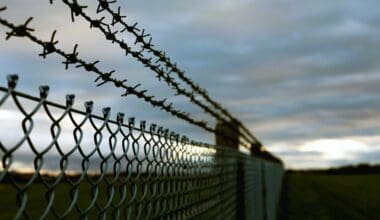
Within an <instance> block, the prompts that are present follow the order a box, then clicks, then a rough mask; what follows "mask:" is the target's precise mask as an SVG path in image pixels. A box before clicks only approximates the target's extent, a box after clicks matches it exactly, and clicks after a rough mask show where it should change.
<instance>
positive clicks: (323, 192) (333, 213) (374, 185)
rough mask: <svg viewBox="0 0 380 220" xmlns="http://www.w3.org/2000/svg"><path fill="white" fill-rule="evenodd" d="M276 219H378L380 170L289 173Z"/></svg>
mask: <svg viewBox="0 0 380 220" xmlns="http://www.w3.org/2000/svg"><path fill="white" fill-rule="evenodd" d="M279 219H289V220H290V219H291V220H297V219H302V220H307V219H318V220H323V219H334V220H335V219H344V220H349V219H358V220H359V219H360V220H362V219H380V174H370V175H327V174H307V173H290V174H289V173H288V174H287V175H286V177H285V181H284V187H283V194H282V198H281V202H280V208H279Z"/></svg>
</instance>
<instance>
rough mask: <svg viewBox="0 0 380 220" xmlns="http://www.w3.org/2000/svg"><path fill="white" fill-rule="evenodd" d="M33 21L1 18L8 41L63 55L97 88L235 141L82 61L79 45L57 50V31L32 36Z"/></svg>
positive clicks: (66, 64)
mask: <svg viewBox="0 0 380 220" xmlns="http://www.w3.org/2000/svg"><path fill="white" fill-rule="evenodd" d="M32 19H33V18H32V17H30V18H29V19H27V20H26V22H25V23H24V24H21V25H14V24H12V23H10V22H8V21H7V20H5V19H3V18H1V17H0V24H2V25H4V26H6V27H8V28H10V29H11V32H7V33H6V35H7V36H6V39H9V38H11V37H27V38H28V39H30V40H31V41H33V42H34V43H37V44H39V45H40V46H42V47H43V51H42V53H41V54H39V55H40V56H41V57H43V58H46V56H47V55H49V54H52V53H56V54H58V55H61V56H62V57H64V58H65V61H63V62H62V63H63V64H65V69H68V67H69V65H74V64H77V65H76V66H75V67H76V68H80V67H82V68H83V69H84V70H86V71H88V72H93V73H95V74H96V75H97V76H98V77H97V78H96V79H95V82H98V81H99V82H98V84H97V86H102V85H104V84H106V83H108V82H112V83H113V84H114V85H115V86H116V87H117V88H122V89H124V90H125V92H124V93H123V94H122V96H124V97H126V96H128V95H134V96H136V97H137V98H138V99H142V100H144V101H145V102H148V103H149V104H151V105H152V106H153V107H158V108H160V109H162V110H164V111H166V112H168V113H170V114H172V115H173V116H176V117H178V118H180V119H182V120H185V121H187V122H188V123H190V124H192V125H195V126H198V127H200V128H202V129H204V130H206V131H208V132H212V133H214V134H218V135H223V136H224V137H226V138H228V139H231V140H233V139H235V138H234V137H232V136H231V135H229V134H227V133H225V132H221V131H217V130H215V129H214V128H213V127H210V126H208V124H207V122H206V121H203V120H197V119H194V118H192V117H191V116H190V114H189V113H187V112H184V111H180V110H177V109H175V108H174V107H173V104H172V103H166V100H167V99H166V98H165V99H162V100H156V99H154V96H150V95H147V94H146V92H147V90H137V88H138V87H140V85H141V84H137V85H134V86H129V85H127V84H126V81H127V80H126V79H124V80H118V79H116V78H113V77H112V74H113V73H114V72H115V71H114V70H112V71H110V72H104V71H101V70H100V69H98V68H97V67H96V64H97V63H99V62H100V61H95V62H93V63H88V62H86V61H84V60H82V59H80V58H79V57H78V55H79V52H77V48H78V45H77V44H76V45H75V46H74V49H73V52H72V53H66V52H64V51H62V50H60V49H58V48H56V46H55V45H56V44H57V43H58V41H57V40H55V35H56V32H57V31H53V33H52V35H51V38H50V40H49V41H43V40H40V39H38V38H37V37H35V36H34V35H32V34H31V33H30V32H32V31H34V29H32V28H29V27H28V25H29V23H30V22H31V21H32ZM242 145H243V146H245V147H247V148H249V147H250V146H249V145H244V144H242Z"/></svg>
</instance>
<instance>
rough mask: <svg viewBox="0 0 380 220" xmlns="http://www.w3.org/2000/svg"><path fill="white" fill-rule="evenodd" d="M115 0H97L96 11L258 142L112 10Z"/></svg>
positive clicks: (134, 27) (204, 91)
mask: <svg viewBox="0 0 380 220" xmlns="http://www.w3.org/2000/svg"><path fill="white" fill-rule="evenodd" d="M116 2H117V0H114V1H107V0H98V9H97V13H100V12H102V11H106V12H108V13H109V14H110V15H111V16H112V18H113V19H112V25H115V24H117V23H119V24H121V25H122V26H124V29H123V30H121V31H120V32H121V33H122V32H124V31H127V32H129V33H131V34H133V35H134V36H135V37H136V41H135V44H137V43H140V44H142V46H141V47H142V49H146V50H147V51H148V52H150V53H151V54H153V55H154V56H156V57H157V60H156V63H158V62H161V63H163V64H164V65H165V67H166V68H168V69H170V71H171V72H173V73H175V74H177V76H178V77H179V78H180V79H181V80H183V81H184V82H185V83H186V84H187V85H189V86H190V87H191V88H192V90H193V91H195V92H196V93H198V94H199V95H201V96H202V97H203V98H204V99H205V100H206V101H208V102H209V103H211V105H212V106H213V107H214V108H216V109H217V110H219V111H221V112H222V113H223V114H224V115H225V116H227V118H228V119H229V120H231V121H233V122H237V123H238V124H239V125H240V126H241V127H242V129H243V131H244V132H246V135H248V136H249V137H250V138H251V140H253V141H254V142H259V141H258V140H257V139H256V138H255V137H254V136H253V135H252V134H251V132H250V131H249V130H248V128H247V127H246V126H244V124H243V123H241V121H239V120H238V119H237V118H235V117H233V116H232V115H231V113H230V112H229V111H228V110H227V109H225V108H223V106H222V105H221V104H220V103H218V102H216V101H214V100H213V99H212V98H211V97H210V96H209V94H208V92H207V90H206V89H204V88H201V87H200V86H199V84H197V83H195V82H194V81H193V80H191V79H190V78H188V77H187V76H186V75H185V71H183V70H181V69H180V68H179V67H178V66H177V64H176V63H173V62H171V59H170V58H169V57H167V56H166V53H165V52H163V51H160V50H158V49H155V48H154V45H153V44H152V37H150V34H144V32H145V30H144V29H142V32H141V33H140V29H139V28H137V27H136V26H137V23H134V24H133V25H129V24H128V23H127V22H126V21H125V19H123V18H125V17H126V16H122V15H120V7H118V11H117V13H116V12H115V11H113V10H112V9H111V8H110V7H109V4H112V3H116ZM146 37H149V40H148V41H147V40H146V39H145V38H146Z"/></svg>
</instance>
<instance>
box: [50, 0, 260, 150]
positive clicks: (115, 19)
mask: <svg viewBox="0 0 380 220" xmlns="http://www.w3.org/2000/svg"><path fill="white" fill-rule="evenodd" d="M62 2H63V3H64V4H66V5H67V6H68V7H69V8H70V10H71V18H72V21H74V20H75V19H74V18H75V16H82V17H83V18H84V19H85V20H86V21H88V22H89V23H90V27H94V28H97V29H99V30H100V31H101V32H102V33H103V34H104V35H105V38H106V39H107V40H109V41H111V42H112V43H117V44H118V45H119V46H120V48H121V49H123V50H125V52H126V55H128V54H131V56H132V57H134V58H135V59H137V60H138V61H139V62H141V63H142V64H143V65H145V66H146V67H148V68H150V69H151V70H152V71H153V72H155V73H156V77H157V78H158V79H159V80H161V79H163V80H164V81H165V82H166V83H167V84H168V86H169V87H170V88H172V89H173V90H175V91H176V95H184V96H186V97H188V98H189V101H190V102H192V103H194V104H195V105H197V106H199V107H200V108H202V109H203V110H204V111H205V113H207V114H210V115H211V116H213V117H214V118H215V119H217V120H218V121H223V122H224V123H225V124H226V125H227V126H229V127H230V128H231V129H235V127H233V125H232V124H231V122H235V123H238V125H239V126H240V127H241V128H242V129H243V130H242V131H240V130H239V131H238V133H239V134H240V135H241V137H243V138H244V139H245V140H246V141H248V142H250V143H254V144H255V146H261V143H260V142H259V141H258V140H257V138H256V137H254V136H253V135H252V134H251V132H250V131H249V130H248V129H247V127H246V126H245V125H244V124H243V123H241V121H239V120H238V119H236V118H235V117H233V116H232V115H231V114H230V113H229V112H228V111H227V110H226V109H225V108H223V107H222V106H221V105H220V104H219V103H217V102H216V101H214V100H213V99H211V98H210V97H209V95H208V93H207V91H206V90H205V89H203V88H200V86H199V85H197V84H196V83H194V82H193V81H192V80H191V79H189V78H188V77H186V76H185V74H184V71H182V70H180V69H179V68H178V67H177V65H176V64H175V63H171V61H170V58H168V57H166V55H165V53H164V52H162V51H159V50H157V49H155V48H154V45H153V44H152V37H150V34H145V30H144V29H142V31H141V32H140V29H139V28H137V27H136V26H137V23H135V24H133V25H129V24H128V23H127V22H125V19H124V18H125V17H126V16H123V15H121V14H120V7H119V8H118V12H115V11H113V10H112V9H111V8H110V6H109V4H111V3H115V2H116V1H107V0H98V8H97V13H100V12H102V11H106V12H108V13H109V14H110V15H111V16H112V22H111V24H110V25H112V26H113V25H115V24H118V23H119V24H121V25H122V26H124V28H123V30H121V31H120V33H122V32H124V31H127V32H130V33H132V34H133V35H134V36H135V38H136V40H135V44H138V43H140V44H142V45H141V50H140V51H135V50H133V49H132V48H131V47H129V46H128V45H127V44H126V43H125V42H124V41H123V40H120V39H118V38H117V36H116V34H117V33H118V31H115V32H112V31H111V29H110V27H109V26H110V25H109V24H106V23H104V22H103V20H104V17H102V18H101V19H93V18H91V17H90V16H88V15H87V14H86V13H85V12H84V11H83V10H82V9H84V8H87V6H85V5H83V6H82V5H79V4H78V2H77V1H76V0H73V1H72V3H70V1H68V0H62ZM50 3H53V1H50ZM147 37H149V40H148V41H147V40H146V38H147ZM145 50H147V51H148V52H149V53H151V54H153V55H154V56H155V57H156V60H155V62H153V61H152V58H146V57H144V55H143V52H144V51H145ZM157 63H163V64H164V66H165V68H166V71H165V69H164V68H163V67H161V65H160V64H157ZM172 72H174V73H176V74H177V75H178V76H179V78H180V79H181V80H183V81H184V82H186V84H188V85H189V86H190V87H191V89H192V91H187V90H186V89H183V88H181V87H180V83H178V82H176V81H175V79H174V78H173V77H171V76H170V74H171V73H172ZM195 93H197V94H200V95H201V96H202V97H203V98H204V99H205V100H206V101H207V102H208V103H210V104H211V105H212V107H213V108H214V109H217V110H219V111H220V112H222V113H223V114H224V115H221V114H219V113H218V112H217V111H215V110H214V109H212V108H210V106H208V105H206V104H204V103H203V102H201V101H200V100H198V99H196V98H195V97H196V95H195ZM250 147H251V146H250V145H249V147H248V148H250Z"/></svg>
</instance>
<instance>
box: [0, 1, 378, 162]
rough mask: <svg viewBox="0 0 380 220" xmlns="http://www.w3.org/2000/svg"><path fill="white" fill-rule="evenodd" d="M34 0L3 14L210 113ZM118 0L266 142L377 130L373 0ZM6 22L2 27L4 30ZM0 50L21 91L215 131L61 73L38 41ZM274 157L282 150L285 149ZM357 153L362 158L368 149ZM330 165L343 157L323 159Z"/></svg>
mask: <svg viewBox="0 0 380 220" xmlns="http://www.w3.org/2000/svg"><path fill="white" fill-rule="evenodd" d="M31 2H32V1H27V0H23V1H21V0H20V1H10V0H7V1H4V3H3V4H5V5H8V6H9V10H8V11H6V12H3V13H2V14H4V16H6V17H8V16H9V17H10V18H12V19H15V20H16V21H18V22H21V21H23V20H24V19H23V18H26V17H28V16H29V15H35V17H36V18H35V22H33V25H32V26H33V27H35V28H36V30H37V33H38V34H40V35H41V36H43V37H45V38H48V37H49V34H50V33H51V32H52V30H54V29H55V28H59V32H58V37H59V39H60V40H61V41H60V44H59V45H60V46H62V47H63V48H64V49H65V50H68V51H69V50H71V48H72V46H73V45H74V44H75V43H79V44H80V47H79V51H80V55H81V56H83V57H85V58H86V59H88V60H96V59H101V60H103V61H104V62H102V64H101V67H102V68H104V69H105V70H112V69H116V70H117V72H119V74H120V76H125V77H128V79H129V80H130V82H131V83H138V82H142V83H143V86H144V87H145V88H148V89H149V90H150V91H152V93H153V94H155V95H157V96H158V97H166V96H169V97H170V98H171V100H172V101H173V102H174V105H175V106H177V107H178V108H182V109H186V111H189V112H191V113H193V114H194V115H197V116H200V117H201V118H206V117H205V115H204V114H202V111H201V110H200V109H199V108H195V107H192V106H190V105H189V104H187V102H186V99H184V98H180V97H174V96H173V95H172V92H171V91H170V90H169V89H166V88H164V86H163V84H162V83H160V82H156V81H155V80H152V76H153V75H152V74H151V73H150V72H149V71H148V70H146V69H144V68H143V67H142V65H140V64H138V63H137V62H135V61H134V60H132V59H131V58H130V57H129V58H124V57H120V54H122V53H121V52H120V50H118V48H117V47H115V46H114V45H113V46H111V45H110V44H108V42H105V41H104V40H103V37H102V35H100V34H98V33H97V32H96V31H95V30H90V29H89V28H88V24H87V23H85V22H83V21H81V19H79V18H78V19H77V20H78V21H77V22H76V23H75V24H71V23H68V19H69V12H68V9H67V8H65V7H63V5H62V4H61V3H60V2H59V1H56V3H55V4H54V5H53V6H50V5H49V4H47V3H46V2H44V3H41V4H36V3H33V4H32V3H31ZM82 2H83V3H91V4H93V2H92V1H82ZM120 2H121V1H120ZM29 3H30V4H29ZM120 4H121V6H122V8H123V9H124V10H122V11H123V13H125V14H126V15H127V16H128V19H130V21H139V22H140V25H141V27H144V28H146V29H147V30H148V32H151V33H152V34H153V39H154V41H153V43H154V44H155V45H156V46H157V48H161V49H164V50H165V51H167V53H168V55H169V56H170V57H171V58H172V60H174V61H176V62H177V63H178V64H179V66H180V67H182V68H183V69H184V70H186V73H187V74H188V76H189V77H190V78H192V79H194V80H195V81H197V82H199V83H200V84H201V86H202V87H206V88H207V89H208V90H209V92H210V94H211V96H212V97H215V99H217V100H219V101H220V102H221V103H223V104H224V105H225V106H226V107H227V108H228V109H230V110H231V111H232V112H233V113H234V114H235V115H238V116H239V118H241V119H242V121H243V122H245V123H246V124H247V125H248V126H249V128H250V129H251V130H252V131H253V132H254V133H255V134H256V135H257V136H258V137H259V139H260V140H262V142H263V143H266V144H267V145H268V148H271V146H274V145H276V146H277V145H278V143H286V142H288V143H289V144H290V145H293V146H292V148H291V149H294V150H297V149H298V148H299V147H300V145H301V144H302V143H304V142H307V141H311V140H314V139H321V138H344V137H350V136H355V135H361V136H376V135H378V134H379V133H380V126H379V121H380V117H379V109H380V96H379V94H380V87H379V86H378V85H379V83H380V73H379V71H380V62H378V59H379V57H380V50H378V49H377V48H378V45H379V44H380V38H379V37H378V36H379V34H380V29H379V28H380V22H379V20H380V15H379V13H378V11H379V9H380V3H379V2H378V1H375V0H373V1H365V2H363V1H353V0H351V1H342V0H341V1H332V2H331V1H330V2H326V1H311V0H310V1H309V0H307V1H302V2H301V1H264V0H258V1H248V0H238V1H227V0H225V1H216V0H208V1H200V0H197V1H191V2H190V1H169V0H163V1H149V3H148V2H147V1H134V2H130V1H128V2H122V3H120ZM25 5H30V7H29V6H28V7H25ZM92 9H93V8H92ZM92 9H90V10H88V11H93V10H92ZM37 15H38V16H37ZM4 31H5V30H4V29H3V28H1V29H0V34H2V35H3V34H4ZM122 36H123V37H127V36H126V35H122ZM1 38H2V39H3V37H1ZM88 48H91V49H88ZM0 49H1V51H3V52H2V53H1V54H0V67H1V73H0V74H1V79H0V80H2V81H1V82H4V76H5V74H6V73H13V72H17V73H20V75H22V78H21V82H22V81H24V82H28V83H24V84H22V83H21V82H20V89H23V90H26V91H35V89H36V88H37V86H38V85H39V84H41V83H43V84H49V85H52V89H53V90H52V95H51V96H52V98H53V99H54V98H55V99H57V100H58V98H56V96H59V97H61V98H62V97H63V95H64V94H66V93H76V94H78V96H77V99H78V102H79V103H81V102H82V101H85V100H88V99H91V100H94V101H95V103H97V106H99V108H100V106H112V107H113V109H114V111H123V112H126V113H127V114H128V115H130V116H133V115H135V116H136V117H137V118H138V120H139V119H147V120H148V121H153V122H156V123H159V124H163V125H165V126H167V127H170V128H172V129H173V130H176V131H181V132H183V133H185V134H188V135H189V136H191V137H194V138H200V139H203V140H206V141H210V140H212V137H211V136H209V135H205V134H204V132H202V131H201V130H199V129H194V128H193V127H192V126H188V125H186V123H183V122H181V121H179V120H177V119H174V118H172V117H171V116H170V115H168V114H166V113H163V112H160V111H158V110H151V109H150V108H149V107H148V105H147V104H144V103H142V102H140V101H137V100H136V99H134V98H128V99H127V101H126V100H125V99H124V98H120V97H119V95H120V94H121V93H120V92H119V91H118V90H116V89H114V88H112V87H111V86H104V87H101V88H96V86H95V84H94V83H93V82H92V81H93V80H94V76H93V75H91V74H89V73H84V72H83V71H81V70H77V69H73V68H71V69H70V70H69V71H65V70H64V68H63V66H59V63H60V62H61V59H60V58H57V57H52V58H49V59H47V60H45V61H42V60H41V58H39V57H37V56H36V54H38V53H39V52H40V50H39V48H38V47H36V46H34V45H32V44H31V43H29V42H26V41H25V40H22V39H17V40H16V39H14V40H11V41H9V42H5V41H4V40H0ZM56 74H57V75H59V76H60V81H59V82H57V77H56V76H57V75H56ZM123 74H125V75H123ZM62 82H65V83H62ZM93 91H99V92H93ZM53 92H54V94H55V95H53ZM115 94H117V95H115ZM110 97H112V98H110ZM141 109H144V111H141ZM379 143H380V141H376V142H374V143H372V144H379ZM290 151H291V150H290ZM295 152H296V151H295ZM278 155H280V156H284V158H289V153H285V152H283V155H282V154H281V152H279V153H278ZM303 156H305V155H297V153H294V156H292V157H291V159H290V160H288V161H287V160H285V161H286V162H289V163H290V164H296V163H297V159H298V160H301V158H302V157H303ZM307 156H308V158H309V157H312V156H313V155H307ZM314 156H315V157H316V158H320V160H323V158H321V157H320V155H317V154H316V155H314ZM358 158H362V159H363V160H366V159H368V155H366V154H363V155H359V156H358ZM373 158H374V157H372V159H373ZM375 158H378V160H380V158H379V157H375ZM326 163H327V162H326ZM334 163H335V164H341V163H342V161H338V160H336V161H335V162H334V161H332V162H331V161H329V162H328V164H329V165H330V164H331V165H334ZM314 165H318V160H315V161H314Z"/></svg>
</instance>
